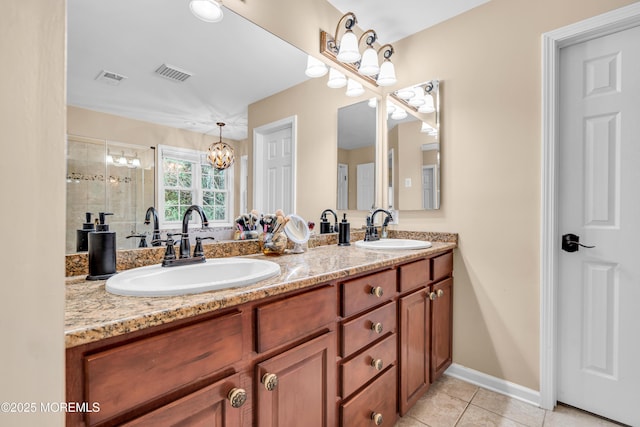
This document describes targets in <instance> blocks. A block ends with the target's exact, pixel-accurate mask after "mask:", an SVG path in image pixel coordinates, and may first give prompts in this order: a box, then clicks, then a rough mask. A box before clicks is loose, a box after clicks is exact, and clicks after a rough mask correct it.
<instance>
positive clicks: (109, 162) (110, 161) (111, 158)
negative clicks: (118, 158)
mask: <svg viewBox="0 0 640 427" xmlns="http://www.w3.org/2000/svg"><path fill="white" fill-rule="evenodd" d="M106 160H107V164H113V156H112V155H111V154H107V159H106Z"/></svg>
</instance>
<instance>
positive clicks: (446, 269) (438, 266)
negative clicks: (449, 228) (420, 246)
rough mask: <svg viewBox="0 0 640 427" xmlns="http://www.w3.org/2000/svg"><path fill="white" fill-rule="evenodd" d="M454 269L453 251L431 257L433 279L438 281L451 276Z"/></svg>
mask: <svg viewBox="0 0 640 427" xmlns="http://www.w3.org/2000/svg"><path fill="white" fill-rule="evenodd" d="M452 271H453V252H449V253H446V254H444V255H440V256H437V257H435V258H431V272H432V276H431V279H432V280H433V281H438V280H440V279H444V278H445V277H449V276H450V275H451V272H452Z"/></svg>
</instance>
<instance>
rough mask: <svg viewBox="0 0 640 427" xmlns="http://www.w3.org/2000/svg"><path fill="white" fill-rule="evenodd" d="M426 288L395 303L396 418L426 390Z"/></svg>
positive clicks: (427, 306)
mask: <svg viewBox="0 0 640 427" xmlns="http://www.w3.org/2000/svg"><path fill="white" fill-rule="evenodd" d="M428 295H429V294H428V288H427V289H424V288H423V289H421V290H419V291H416V292H414V293H412V294H409V295H407V296H405V297H402V298H400V300H399V313H400V393H399V397H400V415H404V414H405V413H406V412H407V411H408V410H409V409H410V408H411V407H412V406H413V405H414V404H415V403H416V401H417V400H418V399H419V398H420V397H421V396H422V395H423V394H424V393H426V391H427V390H428V389H429V384H430V381H429V354H430V339H429V333H430V329H429V328H430V326H429V324H430V321H431V313H430V308H431V304H430V300H429V296H428Z"/></svg>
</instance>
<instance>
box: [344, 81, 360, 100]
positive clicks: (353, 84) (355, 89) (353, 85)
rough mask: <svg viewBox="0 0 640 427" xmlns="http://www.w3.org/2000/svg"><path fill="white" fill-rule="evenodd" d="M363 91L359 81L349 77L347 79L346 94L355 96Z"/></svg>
mask: <svg viewBox="0 0 640 427" xmlns="http://www.w3.org/2000/svg"><path fill="white" fill-rule="evenodd" d="M363 93H364V88H363V87H362V85H361V84H360V82H357V81H355V80H353V79H349V81H348V82H347V96H350V97H356V96H360V95H362V94H363Z"/></svg>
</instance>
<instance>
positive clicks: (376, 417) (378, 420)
mask: <svg viewBox="0 0 640 427" xmlns="http://www.w3.org/2000/svg"><path fill="white" fill-rule="evenodd" d="M371 419H372V420H373V423H374V424H375V425H377V426H381V425H382V423H383V422H384V419H383V418H382V414H380V413H378V412H372V413H371Z"/></svg>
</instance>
